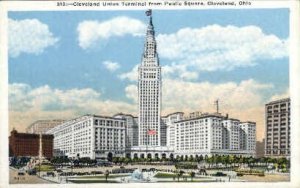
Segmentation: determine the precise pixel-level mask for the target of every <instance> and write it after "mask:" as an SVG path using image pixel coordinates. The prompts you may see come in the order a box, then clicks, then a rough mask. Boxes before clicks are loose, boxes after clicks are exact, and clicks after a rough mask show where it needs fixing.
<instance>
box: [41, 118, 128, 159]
mask: <svg viewBox="0 0 300 188" xmlns="http://www.w3.org/2000/svg"><path fill="white" fill-rule="evenodd" d="M125 125H126V120H125V119H123V118H114V117H107V116H98V115H85V116H82V117H79V118H76V119H73V120H69V121H67V122H65V123H63V124H61V125H58V126H56V127H55V128H53V129H51V130H49V131H48V132H47V133H48V134H53V135H54V155H55V156H68V157H71V158H77V157H89V158H91V159H112V157H115V156H116V157H124V156H125V137H126V127H125Z"/></svg>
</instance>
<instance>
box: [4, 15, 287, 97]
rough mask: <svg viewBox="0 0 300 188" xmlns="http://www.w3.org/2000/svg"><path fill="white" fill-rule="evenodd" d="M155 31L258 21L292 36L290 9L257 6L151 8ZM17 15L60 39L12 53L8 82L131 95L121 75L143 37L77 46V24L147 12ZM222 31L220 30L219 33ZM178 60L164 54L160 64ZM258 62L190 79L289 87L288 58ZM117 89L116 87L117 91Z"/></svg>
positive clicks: (135, 55)
mask: <svg viewBox="0 0 300 188" xmlns="http://www.w3.org/2000/svg"><path fill="white" fill-rule="evenodd" d="M153 14H154V15H153V22H154V25H155V29H156V34H157V35H158V34H171V33H175V32H177V31H178V30H179V29H181V28H186V27H189V28H201V27H205V26H208V25H213V24H217V25H220V26H227V25H233V26H236V27H244V26H249V25H254V26H257V27H259V28H261V30H262V31H263V32H264V33H265V34H266V35H270V34H272V35H275V36H277V37H278V38H280V39H287V38H288V37H289V29H288V28H289V21H288V20H289V17H288V16H289V11H288V9H253V10H246V9H243V10H186V11H179V10H178V11H171V10H168V11H162V10H154V11H153ZM8 15H9V18H11V19H14V20H23V19H38V20H39V21H40V22H42V23H44V24H47V25H48V26H49V31H50V32H51V33H53V35H54V36H55V37H57V38H59V41H58V42H57V43H56V44H55V45H53V46H50V47H47V48H45V49H44V51H43V52H42V53H40V54H37V55H36V54H30V53H21V54H20V55H19V56H17V57H13V58H12V57H11V58H9V83H26V84H28V85H31V86H32V87H33V88H35V87H40V86H43V85H46V84H47V85H49V86H50V87H53V88H58V89H71V88H92V89H94V90H96V91H99V92H101V94H102V97H104V98H105V99H112V100H115V99H118V100H120V99H121V100H125V101H126V100H128V99H127V98H126V97H125V93H124V88H125V87H126V85H128V84H129V81H127V80H121V79H119V78H118V76H117V75H119V74H122V73H125V72H128V71H130V70H131V69H132V68H133V67H134V66H135V65H136V64H139V63H140V60H141V54H142V50H143V42H144V37H135V36H132V35H125V36H123V37H111V38H110V39H109V41H107V42H106V43H104V44H103V43H99V45H98V46H97V45H96V47H95V48H92V49H87V50H85V49H82V48H81V47H80V46H79V45H78V33H77V30H76V29H77V26H78V24H79V23H80V22H82V21H84V20H97V21H99V22H103V21H105V20H109V19H112V18H114V17H118V16H126V17H129V18H134V19H137V20H140V21H142V22H144V23H145V24H147V17H146V16H145V14H144V11H88V12H87V11H80V12H79V11H57V12H55V11H53V12H38V11H34V12H31V11H30V12H9V14H8ZM220 34H221V33H220ZM107 60H109V61H114V62H118V63H119V65H120V68H119V69H117V70H116V71H114V72H113V73H112V72H110V71H107V70H106V69H105V67H104V66H103V64H102V62H103V61H107ZM174 61H176V59H175V60H169V59H167V58H163V57H161V58H160V62H161V65H162V66H164V65H168V64H170V63H171V62H174ZM257 62H258V63H257V65H255V66H250V67H237V68H235V69H233V70H221V69H220V70H215V71H200V74H199V77H198V78H197V79H194V80H192V82H203V81H208V82H211V83H223V82H228V81H232V82H240V81H242V80H247V79H254V80H256V81H258V82H261V83H272V84H274V86H275V87H274V88H272V89H271V90H270V91H268V92H269V93H270V94H267V95H266V97H270V96H271V95H272V93H280V92H283V91H284V90H286V88H287V85H288V81H289V79H288V58H287V57H283V58H277V59H268V58H267V59H258V60H257ZM116 91H117V92H116Z"/></svg>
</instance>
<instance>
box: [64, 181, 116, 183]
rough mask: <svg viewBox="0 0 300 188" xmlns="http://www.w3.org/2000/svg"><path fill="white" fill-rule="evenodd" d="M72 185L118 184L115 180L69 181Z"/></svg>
mask: <svg viewBox="0 0 300 188" xmlns="http://www.w3.org/2000/svg"><path fill="white" fill-rule="evenodd" d="M69 182H72V183H118V182H117V181H114V180H107V181H105V180H69Z"/></svg>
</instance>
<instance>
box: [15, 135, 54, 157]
mask: <svg viewBox="0 0 300 188" xmlns="http://www.w3.org/2000/svg"><path fill="white" fill-rule="evenodd" d="M40 137H42V138H40ZM40 139H41V141H42V149H41V151H42V155H43V156H44V157H46V158H51V157H52V156H53V135H41V134H29V133H19V132H17V131H16V130H13V131H11V135H10V136H9V151H10V153H9V155H10V156H15V157H38V156H39V150H40V147H41V146H40Z"/></svg>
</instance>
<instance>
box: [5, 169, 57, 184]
mask: <svg viewBox="0 0 300 188" xmlns="http://www.w3.org/2000/svg"><path fill="white" fill-rule="evenodd" d="M9 183H10V184H49V183H51V182H49V181H46V180H43V179H41V178H39V177H37V176H29V175H28V174H25V175H24V176H18V171H17V170H14V169H11V168H10V169H9Z"/></svg>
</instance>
